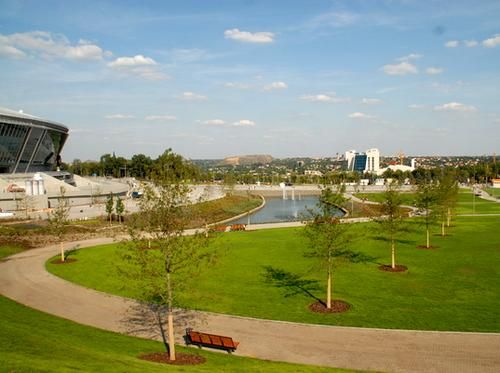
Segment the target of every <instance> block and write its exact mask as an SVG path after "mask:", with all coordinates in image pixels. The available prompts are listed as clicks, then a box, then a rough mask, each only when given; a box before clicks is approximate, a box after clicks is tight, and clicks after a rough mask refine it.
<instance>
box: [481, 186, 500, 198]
mask: <svg viewBox="0 0 500 373" xmlns="http://www.w3.org/2000/svg"><path fill="white" fill-rule="evenodd" d="M484 190H485V191H486V193H488V194H489V195H490V196H493V197H496V198H500V188H484Z"/></svg>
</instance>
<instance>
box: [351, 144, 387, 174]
mask: <svg viewBox="0 0 500 373" xmlns="http://www.w3.org/2000/svg"><path fill="white" fill-rule="evenodd" d="M345 160H346V162H347V170H349V171H357V172H374V173H376V172H377V171H378V170H379V168H380V153H379V151H378V149H375V148H373V149H368V150H367V151H366V152H364V153H358V152H356V150H348V151H346V152H345Z"/></svg>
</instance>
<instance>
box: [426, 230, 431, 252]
mask: <svg viewBox="0 0 500 373" xmlns="http://www.w3.org/2000/svg"><path fill="white" fill-rule="evenodd" d="M430 246H431V243H430V235H429V228H427V246H426V247H427V248H429V247H430Z"/></svg>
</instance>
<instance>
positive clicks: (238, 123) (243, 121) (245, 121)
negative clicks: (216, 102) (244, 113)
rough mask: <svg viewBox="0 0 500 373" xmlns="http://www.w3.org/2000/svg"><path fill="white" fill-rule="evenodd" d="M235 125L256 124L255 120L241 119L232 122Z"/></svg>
mask: <svg viewBox="0 0 500 373" xmlns="http://www.w3.org/2000/svg"><path fill="white" fill-rule="evenodd" d="M232 126H233V127H252V126H255V122H254V121H251V120H249V119H240V120H239V121H237V122H234V123H233V124H232Z"/></svg>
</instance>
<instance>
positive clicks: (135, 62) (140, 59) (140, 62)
mask: <svg viewBox="0 0 500 373" xmlns="http://www.w3.org/2000/svg"><path fill="white" fill-rule="evenodd" d="M144 65H156V61H155V60H153V59H152V58H149V57H144V56H143V55H142V54H138V55H136V56H134V57H119V58H117V59H116V60H114V61H113V62H110V63H108V66H109V67H113V68H122V67H134V66H144Z"/></svg>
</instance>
